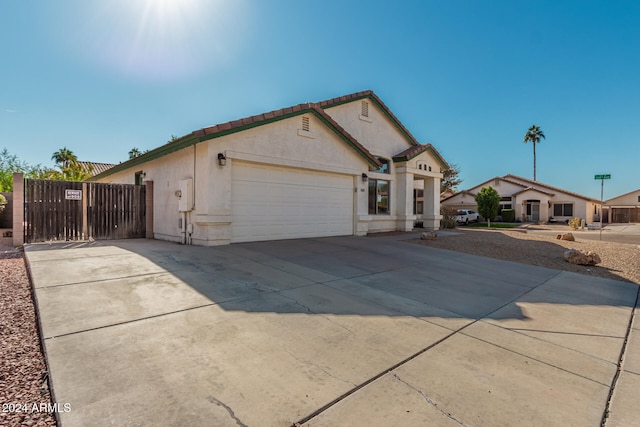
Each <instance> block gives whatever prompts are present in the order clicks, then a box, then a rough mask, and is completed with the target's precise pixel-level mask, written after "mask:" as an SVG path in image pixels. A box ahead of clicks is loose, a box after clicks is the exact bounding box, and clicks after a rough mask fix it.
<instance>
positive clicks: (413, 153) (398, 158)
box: [393, 144, 450, 169]
mask: <svg viewBox="0 0 640 427" xmlns="http://www.w3.org/2000/svg"><path fill="white" fill-rule="evenodd" d="M427 151H428V152H429V153H431V155H433V157H435V158H436V160H437V161H438V163H440V166H442V168H443V169H449V167H450V166H449V163H447V161H446V160H445V159H444V158H443V157H442V156H441V155H440V153H439V152H438V150H436V149H435V147H434V146H433V145H431V144H421V145H420V146H417V147H411V148H409V149H408V150H405V151H403V152H401V153H398V154H397V155H395V156H393V162H394V163H402V162H407V161H409V160H411V159H413V158H414V157H417V156H419V155H420V154H422V153H424V152H427Z"/></svg>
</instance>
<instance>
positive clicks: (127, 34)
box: [72, 0, 247, 81]
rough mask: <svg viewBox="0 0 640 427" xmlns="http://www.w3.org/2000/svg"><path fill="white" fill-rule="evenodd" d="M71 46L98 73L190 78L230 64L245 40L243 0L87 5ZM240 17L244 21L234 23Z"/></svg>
mask: <svg viewBox="0 0 640 427" xmlns="http://www.w3.org/2000/svg"><path fill="white" fill-rule="evenodd" d="M86 4H87V5H86V6H84V7H83V10H82V11H81V12H80V13H82V14H83V15H84V18H82V22H84V25H83V29H82V30H81V33H82V37H81V38H79V39H77V40H75V41H74V42H72V43H73V44H75V45H76V46H77V47H78V48H79V49H80V51H81V52H82V53H83V55H84V56H85V57H88V58H89V59H90V60H91V61H92V62H94V63H96V64H98V65H99V66H100V67H105V68H107V69H109V70H113V71H115V72H116V73H118V74H122V75H125V76H128V77H133V78H136V79H141V80H144V81H167V80H177V79H182V78H185V77H191V76H193V75H196V74H200V73H203V72H206V71H208V70H211V69H215V68H219V67H222V66H226V65H227V64H228V63H229V62H230V61H232V59H233V56H234V54H235V53H236V52H237V50H238V46H239V45H240V43H241V41H242V38H243V37H244V34H245V31H244V29H245V27H243V22H245V23H246V22H247V19H246V17H247V10H246V9H245V8H244V2H243V1H240V0H234V1H227V0H109V1H107V2H103V3H100V4H101V5H102V8H99V7H98V6H96V3H94V2H86ZM239 16H242V17H243V18H244V19H234V18H235V17H239Z"/></svg>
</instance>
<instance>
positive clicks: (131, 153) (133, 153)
mask: <svg viewBox="0 0 640 427" xmlns="http://www.w3.org/2000/svg"><path fill="white" fill-rule="evenodd" d="M138 156H142V152H141V151H140V150H139V149H138V148H137V147H133V148H132V149H131V150H129V159H135V158H136V157H138Z"/></svg>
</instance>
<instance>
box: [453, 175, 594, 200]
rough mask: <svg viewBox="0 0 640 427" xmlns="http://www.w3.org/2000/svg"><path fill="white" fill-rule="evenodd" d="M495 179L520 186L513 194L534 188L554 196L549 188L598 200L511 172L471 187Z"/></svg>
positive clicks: (585, 198) (586, 198) (581, 197)
mask: <svg viewBox="0 0 640 427" xmlns="http://www.w3.org/2000/svg"><path fill="white" fill-rule="evenodd" d="M496 179H500V180H502V181H506V182H509V183H511V184H515V185H518V186H520V187H522V190H518V191H517V192H515V193H512V194H514V195H518V194H521V193H523V192H525V191H527V190H534V191H539V192H540V193H543V194H547V195H550V196H554V195H555V194H554V193H552V192H550V191H549V190H551V191H559V192H561V193H565V194H570V195H572V196H574V197H578V198H580V199H584V200H588V201H596V202H597V201H598V200H595V199H592V198H591V197H587V196H583V195H581V194H578V193H574V192H572V191H567V190H563V189H562V188H558V187H553V186H551V185H547V184H543V183H541V182H539V181H533V180H531V179H527V178H523V177H521V176H517V175H511V174H507V175H504V176H496V177H493V178H491V179H488V180H486V181H484V182H483V183H481V184H478V185H474V186H473V187H471V188H476V187H481V186H484V185H485V184H488V183H490V182H491V181H494V180H496ZM465 192H468V193H469V194H472V193H471V192H470V191H469V190H465V191H462V193H465ZM456 194H460V193H456ZM456 194H454V195H453V196H455V195H456ZM453 196H449V197H447V198H446V199H444V200H448V199H450V198H451V197H453ZM444 200H443V201H444Z"/></svg>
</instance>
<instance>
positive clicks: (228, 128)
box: [88, 103, 381, 181]
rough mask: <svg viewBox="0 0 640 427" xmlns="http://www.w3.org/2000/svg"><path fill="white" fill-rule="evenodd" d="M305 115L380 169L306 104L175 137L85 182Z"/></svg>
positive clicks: (335, 125)
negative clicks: (215, 140) (224, 137)
mask: <svg viewBox="0 0 640 427" xmlns="http://www.w3.org/2000/svg"><path fill="white" fill-rule="evenodd" d="M305 113H312V114H313V115H314V116H316V117H317V118H318V119H319V120H320V121H321V122H322V123H324V124H325V126H327V127H328V128H329V129H330V130H332V131H333V132H334V133H335V134H336V135H337V136H338V137H339V138H340V139H342V140H343V141H344V142H345V143H346V144H347V145H349V146H350V147H351V148H353V149H354V150H355V151H356V152H357V153H358V154H359V155H360V156H361V157H363V158H364V159H365V160H367V162H368V163H369V167H370V168H371V169H378V168H379V167H380V166H381V164H380V162H379V161H378V159H376V158H375V156H374V155H373V154H371V153H370V152H369V150H367V149H366V148H365V147H364V146H363V145H362V144H360V143H359V142H358V141H357V140H356V139H355V138H354V137H353V136H351V135H350V134H349V133H348V132H347V131H346V130H345V129H344V128H343V127H342V126H340V125H339V124H338V123H337V122H336V121H335V120H333V119H332V118H331V117H330V116H329V115H328V114H327V113H326V112H325V111H324V110H323V109H322V108H320V107H319V106H318V105H317V104H312V103H307V104H299V105H296V106H293V107H288V108H283V109H280V110H277V111H272V112H269V113H264V114H260V115H257V116H250V117H246V118H243V119H239V120H234V121H231V122H227V123H222V124H218V125H215V126H210V127H207V128H203V129H200V130H197V131H194V132H192V133H190V134H189V135H185V136H183V137H181V138H178V139H177V140H176V141H171V142H169V143H167V144H165V145H162V146H160V147H158V148H155V149H153V150H151V151H149V152H148V153H145V154H143V155H141V156H138V157H136V158H134V159H131V160H128V161H126V162H124V163H120V164H119V165H116V166H114V167H112V168H111V169H109V170H107V171H104V172H102V173H100V174H98V175H95V176H93V177H91V178H89V179H88V181H97V180H99V179H101V178H105V177H107V176H109V175H112V174H115V173H117V172H121V171H124V170H126V169H129V168H131V167H134V166H138V165H141V164H143V163H146V162H149V161H151V160H155V159H158V158H160V157H163V156H166V155H168V154H171V153H174V152H176V151H179V150H182V149H184V148H187V147H190V146H192V145H195V144H198V143H200V142H205V141H209V140H211V139H214V138H220V137H222V136H226V135H230V134H233V133H237V132H241V131H244V130H248V129H252V128H255V127H258V126H263V125H266V124H269V123H274V122H277V121H280V120H285V119H288V118H291V117H295V116H299V115H302V114H305Z"/></svg>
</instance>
